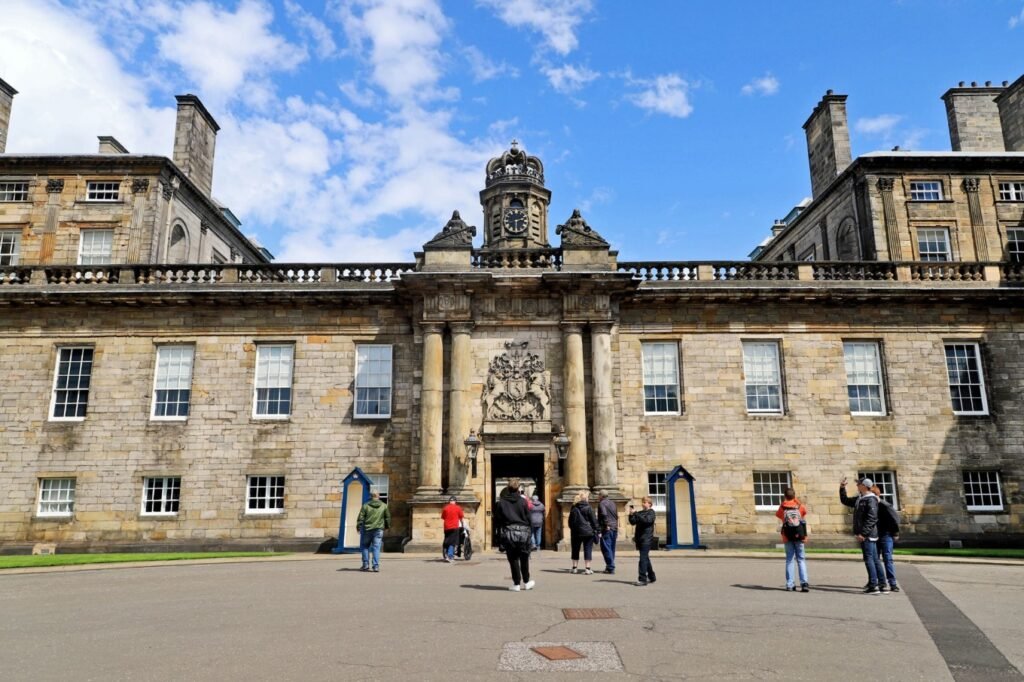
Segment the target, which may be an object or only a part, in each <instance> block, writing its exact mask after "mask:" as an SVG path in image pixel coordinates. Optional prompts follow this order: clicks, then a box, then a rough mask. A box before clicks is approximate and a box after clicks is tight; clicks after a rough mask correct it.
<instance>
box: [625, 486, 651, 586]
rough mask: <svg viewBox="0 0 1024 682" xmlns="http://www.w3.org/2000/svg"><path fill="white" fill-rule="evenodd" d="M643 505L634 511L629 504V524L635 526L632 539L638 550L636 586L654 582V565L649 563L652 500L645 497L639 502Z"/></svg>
mask: <svg viewBox="0 0 1024 682" xmlns="http://www.w3.org/2000/svg"><path fill="white" fill-rule="evenodd" d="M640 505H641V506H642V507H643V509H642V510H641V511H636V510H635V509H634V507H633V505H632V504H631V505H629V525H631V526H636V535H635V536H634V537H633V541H634V542H635V543H636V548H637V549H638V550H639V551H640V577H639V578H638V579H637V581H636V585H637V586H638V587H643V586H645V585H650V584H652V583H654V582H655V577H654V567H653V566H652V565H651V545H653V544H654V519H655V514H654V509H653V507H654V501H653V500H651V498H650V497H645V498H643V500H642V501H641V502H640Z"/></svg>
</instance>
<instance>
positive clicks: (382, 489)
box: [363, 473, 391, 504]
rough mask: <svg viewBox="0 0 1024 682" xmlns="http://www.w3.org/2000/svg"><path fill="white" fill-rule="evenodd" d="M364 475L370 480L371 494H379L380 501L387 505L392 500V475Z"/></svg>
mask: <svg viewBox="0 0 1024 682" xmlns="http://www.w3.org/2000/svg"><path fill="white" fill-rule="evenodd" d="M363 475H364V476H366V478H368V479H370V492H371V493H372V492H376V493H377V494H379V495H380V501H381V502H383V503H384V504H387V503H388V500H389V499H390V498H391V475H390V474H367V473H364V474H363Z"/></svg>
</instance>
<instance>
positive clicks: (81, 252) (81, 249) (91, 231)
mask: <svg viewBox="0 0 1024 682" xmlns="http://www.w3.org/2000/svg"><path fill="white" fill-rule="evenodd" d="M86 235H89V239H90V240H93V239H95V238H96V236H97V235H109V236H110V250H109V251H108V252H107V254H106V256H105V258H106V260H92V259H95V258H98V257H99V256H96V255H94V254H92V253H89V254H88V255H86V253H85V242H86ZM86 258H88V259H90V260H89V262H85V259H86ZM113 260H114V230H113V228H107V227H103V228H96V227H88V228H83V229H81V230H79V233H78V265H110V264H111V262H112V261H113Z"/></svg>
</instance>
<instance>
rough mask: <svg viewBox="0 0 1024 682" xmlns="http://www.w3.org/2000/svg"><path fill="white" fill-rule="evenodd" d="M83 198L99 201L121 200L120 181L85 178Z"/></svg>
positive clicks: (111, 201)
mask: <svg viewBox="0 0 1024 682" xmlns="http://www.w3.org/2000/svg"><path fill="white" fill-rule="evenodd" d="M85 200H86V201H96V202H100V203H113V202H117V201H121V182H120V181H119V180H87V181H86V183H85Z"/></svg>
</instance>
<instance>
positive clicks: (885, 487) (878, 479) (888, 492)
mask: <svg viewBox="0 0 1024 682" xmlns="http://www.w3.org/2000/svg"><path fill="white" fill-rule="evenodd" d="M862 478H870V479H871V481H872V482H873V483H875V484H876V485H877V486H878V487H879V489H880V490H881V491H882V499H883V500H885V501H886V502H888V503H889V504H891V505H892V506H893V507H894V508H895V509H899V508H900V504H899V503H900V496H899V493H898V491H897V485H896V472H895V471H887V470H882V471H858V472H857V480H858V481H859V480H860V479H862Z"/></svg>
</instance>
